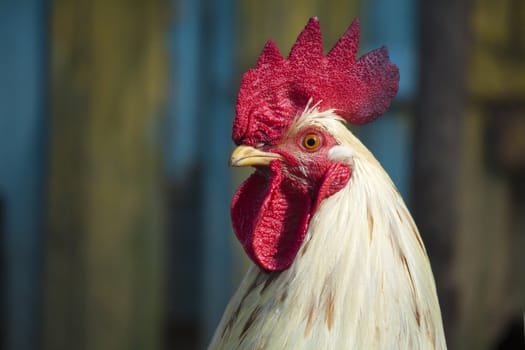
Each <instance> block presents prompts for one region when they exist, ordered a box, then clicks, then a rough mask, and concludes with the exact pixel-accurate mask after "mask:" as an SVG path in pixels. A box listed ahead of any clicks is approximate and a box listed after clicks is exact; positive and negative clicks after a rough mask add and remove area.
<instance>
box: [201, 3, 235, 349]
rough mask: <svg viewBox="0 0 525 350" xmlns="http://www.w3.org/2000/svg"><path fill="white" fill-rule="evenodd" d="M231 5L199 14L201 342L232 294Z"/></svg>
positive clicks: (213, 6)
mask: <svg viewBox="0 0 525 350" xmlns="http://www.w3.org/2000/svg"><path fill="white" fill-rule="evenodd" d="M234 2H235V1H234V0H219V1H214V2H211V3H209V4H208V7H207V9H206V11H205V13H204V23H205V26H206V27H205V28H206V36H207V37H206V38H207V39H208V40H209V41H208V44H207V45H206V53H205V57H206V59H205V60H204V61H203V62H202V63H203V67H202V69H203V70H204V71H205V76H206V77H207V78H208V79H209V80H208V81H207V86H206V89H205V90H204V95H203V96H202V101H206V102H205V105H204V110H203V114H202V117H203V118H202V119H201V132H203V134H204V135H205V136H204V138H203V139H201V140H200V145H201V150H200V151H201V159H202V160H203V161H204V164H205V167H204V168H203V175H204V178H203V189H204V191H203V204H204V207H203V214H204V218H205V224H204V227H203V234H204V242H203V243H204V246H203V248H204V255H203V256H204V272H203V281H204V289H203V292H204V294H203V304H202V310H201V320H202V329H203V335H204V339H206V342H207V341H208V340H209V339H210V338H211V336H212V335H213V332H214V330H215V328H216V327H217V324H218V322H219V320H220V317H221V316H222V313H223V311H224V308H225V307H226V304H227V302H228V300H229V298H230V296H231V294H232V289H231V286H232V283H231V273H232V266H231V259H232V258H231V255H232V252H231V235H232V233H231V232H232V231H231V226H230V210H229V203H230V200H231V183H230V176H231V173H230V169H229V167H228V160H229V157H230V153H231V150H232V148H233V147H232V141H231V125H232V117H233V116H234V108H233V103H234V101H235V94H234V90H233V89H234V84H233V81H232V78H233V72H234V48H235V45H234V44H235V43H234V38H235V28H234V23H235V22H236V21H235V11H234V7H235V6H234Z"/></svg>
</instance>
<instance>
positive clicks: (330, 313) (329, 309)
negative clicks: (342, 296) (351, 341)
mask: <svg viewBox="0 0 525 350" xmlns="http://www.w3.org/2000/svg"><path fill="white" fill-rule="evenodd" d="M325 311H326V312H325V320H326V325H327V326H328V330H331V329H332V326H333V324H334V295H333V294H332V293H331V292H330V294H328V301H327V304H326V310H325Z"/></svg>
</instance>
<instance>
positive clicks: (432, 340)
mask: <svg viewBox="0 0 525 350" xmlns="http://www.w3.org/2000/svg"><path fill="white" fill-rule="evenodd" d="M428 316H430V315H428V314H427V317H425V328H426V330H427V336H428V337H429V338H430V341H431V343H432V345H434V347H435V346H436V337H435V334H434V332H433V331H432V330H431V329H430V325H429V324H428Z"/></svg>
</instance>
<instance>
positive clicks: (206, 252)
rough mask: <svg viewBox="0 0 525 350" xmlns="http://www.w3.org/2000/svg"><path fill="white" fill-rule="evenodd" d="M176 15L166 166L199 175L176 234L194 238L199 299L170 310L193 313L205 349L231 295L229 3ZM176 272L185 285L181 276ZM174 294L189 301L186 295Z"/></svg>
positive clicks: (190, 5) (193, 3) (189, 5)
mask: <svg viewBox="0 0 525 350" xmlns="http://www.w3.org/2000/svg"><path fill="white" fill-rule="evenodd" d="M175 13H177V14H179V16H177V17H175V18H174V21H173V24H172V27H171V31H170V55H171V62H170V70H171V72H172V74H171V78H170V80H171V87H170V90H171V91H170V97H171V98H170V102H169V105H168V107H169V108H168V116H167V128H166V139H167V142H166V149H165V154H166V167H167V171H168V176H169V178H170V181H172V182H173V183H180V182H181V181H187V179H186V180H184V179H185V178H187V177H188V175H190V176H191V174H193V173H192V171H195V169H198V176H197V177H198V179H197V180H196V181H198V187H199V188H198V189H196V191H195V193H193V194H191V195H193V196H199V204H198V212H194V213H191V214H190V215H191V216H193V219H194V227H195V229H194V231H193V232H181V233H180V234H182V235H186V234H187V235H195V236H198V238H197V239H193V241H194V242H197V246H194V247H192V248H190V249H191V250H193V259H194V261H191V262H189V266H187V267H186V268H187V269H192V270H191V273H193V274H195V275H196V276H198V280H199V281H198V283H199V295H190V296H189V297H193V299H192V301H193V300H194V299H195V297H198V298H199V300H198V303H197V305H198V307H197V308H196V307H195V303H192V302H188V303H186V305H177V306H176V307H174V309H175V314H176V315H175V316H176V317H178V318H179V320H178V321H182V322H188V321H189V322H192V321H193V318H194V316H193V315H192V313H193V314H194V315H197V318H198V322H199V327H200V333H201V334H200V335H201V344H200V346H201V347H202V348H204V347H205V345H206V344H207V342H208V341H209V339H210V338H211V336H212V333H213V331H214V330H215V327H216V326H217V324H218V322H219V319H220V317H221V316H222V313H223V311H224V308H225V306H226V303H227V302H228V300H229V298H230V296H231V294H232V292H233V291H232V283H231V273H232V266H231V259H232V258H231V256H232V253H231V247H230V244H231V235H232V233H231V226H230V214H229V203H230V200H231V183H230V175H231V171H230V169H229V167H228V159H229V155H230V152H231V150H232V142H231V124H232V117H233V115H234V108H233V102H234V100H235V96H234V91H233V90H232V89H233V86H234V84H233V82H232V77H233V71H234V56H233V54H234V38H235V35H234V25H233V23H235V20H234V19H235V17H234V16H235V11H234V0H220V1H214V2H210V1H205V0H180V1H177V2H176V11H175ZM193 176H194V177H195V175H193ZM175 225H177V224H176V223H175ZM178 227H179V228H180V226H178ZM186 227H187V225H186ZM186 260H188V261H189V260H191V259H186ZM175 270H178V271H179V272H180V273H182V274H184V275H185V276H186V279H187V280H189V279H190V278H188V274H187V272H185V271H182V272H181V270H180V268H176V269H175ZM173 278H174V279H175V280H177V276H173ZM192 283H193V281H192ZM178 288H181V287H178ZM182 288H188V290H191V288H193V287H190V286H184V287H182ZM179 295H183V296H187V291H186V292H184V293H179ZM175 302H177V303H180V302H181V301H175ZM183 302H184V301H183Z"/></svg>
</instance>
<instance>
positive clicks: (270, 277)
mask: <svg viewBox="0 0 525 350" xmlns="http://www.w3.org/2000/svg"><path fill="white" fill-rule="evenodd" d="M279 275H280V273H279V272H271V273H269V274H268V275H267V276H266V281H264V285H263V287H262V289H261V291H260V292H259V294H260V295H262V294H263V293H264V291H265V290H266V288H268V286H269V285H270V284H272V282H273V281H275V280H276V279H277V277H279Z"/></svg>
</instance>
